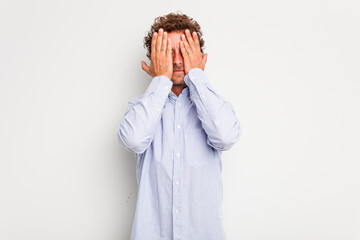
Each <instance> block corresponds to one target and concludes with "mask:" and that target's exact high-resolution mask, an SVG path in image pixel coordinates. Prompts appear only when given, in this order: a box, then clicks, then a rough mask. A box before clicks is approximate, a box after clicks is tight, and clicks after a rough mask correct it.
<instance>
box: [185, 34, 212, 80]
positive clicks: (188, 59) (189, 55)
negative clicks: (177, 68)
mask: <svg viewBox="0 0 360 240" xmlns="http://www.w3.org/2000/svg"><path fill="white" fill-rule="evenodd" d="M185 35H186V36H185ZM185 35H184V34H182V35H181V40H182V41H181V42H180V49H181V53H182V55H183V57H184V67H185V69H184V70H185V74H187V73H188V72H189V71H190V70H191V69H193V68H201V69H202V70H203V71H204V70H205V64H206V61H207V53H205V54H204V55H203V54H202V53H201V48H200V42H199V37H198V35H197V33H196V32H193V33H192V36H191V34H190V31H189V29H186V30H185Z"/></svg>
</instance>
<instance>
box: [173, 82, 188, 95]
mask: <svg viewBox="0 0 360 240" xmlns="http://www.w3.org/2000/svg"><path fill="white" fill-rule="evenodd" d="M186 87H187V86H186V85H185V86H173V87H172V88H171V91H172V92H173V93H174V94H175V95H176V96H177V97H178V96H179V95H180V93H181V92H182V90H183V89H184V88H186Z"/></svg>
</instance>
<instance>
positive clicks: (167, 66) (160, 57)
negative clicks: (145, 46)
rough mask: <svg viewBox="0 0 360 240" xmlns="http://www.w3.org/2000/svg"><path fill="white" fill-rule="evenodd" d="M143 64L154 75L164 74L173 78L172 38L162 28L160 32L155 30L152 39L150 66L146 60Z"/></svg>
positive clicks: (144, 68)
mask: <svg viewBox="0 0 360 240" xmlns="http://www.w3.org/2000/svg"><path fill="white" fill-rule="evenodd" d="M141 66H142V69H143V70H144V71H145V72H147V73H148V74H149V75H150V76H152V77H156V76H160V75H164V76H166V77H168V78H169V79H171V78H172V74H173V64H172V56H171V40H170V38H169V39H168V37H167V32H164V30H163V29H162V28H160V29H159V34H158V33H157V32H155V33H154V35H153V37H152V39H151V61H150V67H149V66H148V65H146V63H145V62H144V61H141Z"/></svg>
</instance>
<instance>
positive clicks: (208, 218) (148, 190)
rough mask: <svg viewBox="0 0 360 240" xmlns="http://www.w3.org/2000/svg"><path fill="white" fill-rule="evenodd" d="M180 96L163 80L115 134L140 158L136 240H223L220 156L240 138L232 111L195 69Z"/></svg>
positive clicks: (136, 101)
mask: <svg viewBox="0 0 360 240" xmlns="http://www.w3.org/2000/svg"><path fill="white" fill-rule="evenodd" d="M184 81H185V83H186V85H187V87H185V88H184V89H183V90H182V92H181V93H180V95H179V96H176V95H175V94H174V93H173V92H172V91H171V88H172V85H173V82H172V81H171V80H170V79H169V78H167V77H165V76H163V75H162V76H156V77H154V78H153V79H152V80H151V83H150V84H149V86H148V88H147V89H146V92H145V93H144V94H142V95H139V96H137V97H135V98H133V99H131V100H130V101H129V103H128V104H129V105H128V108H127V110H126V112H125V115H124V119H123V120H122V121H121V123H120V125H119V126H118V131H117V132H118V139H119V142H120V143H121V145H122V146H124V147H125V148H126V149H127V150H129V151H131V152H133V153H135V156H136V160H137V167H136V177H137V184H138V197H137V203H136V211H135V216H134V221H133V226H132V231H131V240H224V239H226V237H225V232H224V227H223V219H222V206H221V204H222V198H223V185H222V175H221V171H222V162H221V161H222V160H221V153H222V151H225V150H229V149H230V148H231V146H232V145H233V144H234V143H235V142H237V141H238V139H239V137H240V123H239V121H238V119H237V117H236V115H235V111H234V108H233V107H232V105H231V104H230V103H229V102H228V101H226V100H225V99H224V98H223V97H222V96H220V95H219V94H218V93H217V92H216V91H215V90H214V88H213V87H212V86H211V85H210V83H209V81H208V80H207V77H206V75H205V73H204V71H203V70H202V69H200V68H193V69H191V70H190V71H189V73H188V74H186V76H185V78H184Z"/></svg>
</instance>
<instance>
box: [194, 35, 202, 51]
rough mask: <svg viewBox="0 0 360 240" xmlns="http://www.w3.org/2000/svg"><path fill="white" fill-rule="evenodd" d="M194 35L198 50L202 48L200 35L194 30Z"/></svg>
mask: <svg viewBox="0 0 360 240" xmlns="http://www.w3.org/2000/svg"><path fill="white" fill-rule="evenodd" d="M192 35H193V39H194V43H195V47H196V50H197V51H198V50H200V42H199V36H198V34H197V32H193V33H192Z"/></svg>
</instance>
